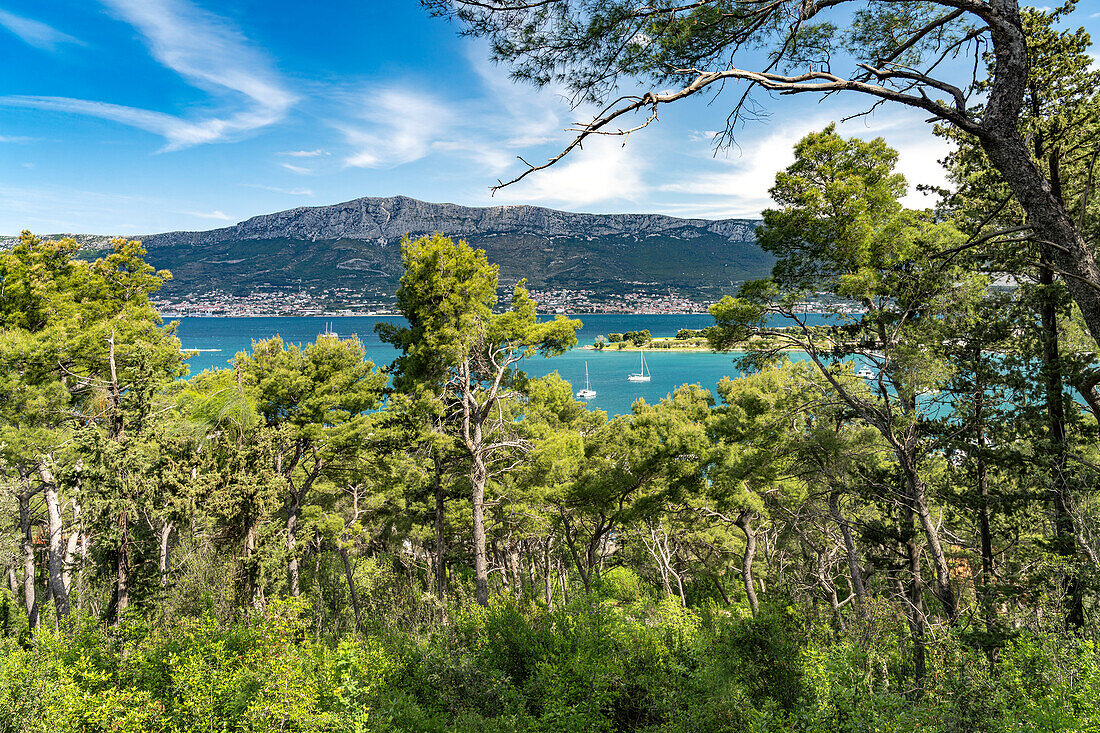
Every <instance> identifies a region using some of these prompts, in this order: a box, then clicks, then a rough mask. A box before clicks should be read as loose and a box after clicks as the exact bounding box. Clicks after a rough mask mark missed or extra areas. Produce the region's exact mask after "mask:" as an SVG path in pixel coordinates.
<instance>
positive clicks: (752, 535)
mask: <svg viewBox="0 0 1100 733" xmlns="http://www.w3.org/2000/svg"><path fill="white" fill-rule="evenodd" d="M737 526H738V527H740V528H741V531H742V532H744V533H745V555H744V558H743V559H742V561H741V577H742V579H743V580H744V581H745V595H746V596H748V599H749V608H751V609H752V615H753V616H755V615H756V614H757V612H759V610H760V604H759V603H758V602H757V599H756V588H755V587H754V583H753V578H752V560H753V556H754V555H755V554H756V531H755V530H754V529H753V528H752V512H748V511H743V512H741V513H740V514H739V515H737Z"/></svg>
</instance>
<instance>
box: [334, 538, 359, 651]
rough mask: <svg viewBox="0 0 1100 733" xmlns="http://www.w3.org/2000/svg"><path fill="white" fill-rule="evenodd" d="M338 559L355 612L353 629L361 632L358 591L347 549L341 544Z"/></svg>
mask: <svg viewBox="0 0 1100 733" xmlns="http://www.w3.org/2000/svg"><path fill="white" fill-rule="evenodd" d="M338 550H339V552H340V560H341V561H342V562H343V563H344V577H345V578H347V581H348V593H349V594H350V595H351V608H352V610H353V611H354V612H355V630H356V631H358V632H360V633H362V632H363V612H362V609H361V607H360V605H359V591H358V590H357V589H356V587H355V574H354V573H352V571H351V559H350V558H349V557H348V549H347V548H346V547H343V546H342V545H341V546H340V547H339V548H338Z"/></svg>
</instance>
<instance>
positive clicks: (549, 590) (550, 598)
mask: <svg viewBox="0 0 1100 733" xmlns="http://www.w3.org/2000/svg"><path fill="white" fill-rule="evenodd" d="M542 571H543V586H544V587H543V591H544V593H545V594H546V610H547V611H553V610H554V582H553V579H552V578H551V576H550V538H549V537H547V538H546V542H545V543H544V544H543V546H542Z"/></svg>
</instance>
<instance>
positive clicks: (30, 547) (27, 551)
mask: <svg viewBox="0 0 1100 733" xmlns="http://www.w3.org/2000/svg"><path fill="white" fill-rule="evenodd" d="M35 493H37V491H35V490H32V489H31V488H30V486H29V484H25V486H24V487H23V490H22V491H21V492H20V493H19V529H20V532H21V534H22V537H23V548H22V549H23V608H24V609H25V610H26V612H27V619H28V621H29V626H30V629H31V631H37V630H38V624H39V611H38V598H37V594H36V593H35V583H34V571H35V565H36V563H35V557H34V524H33V522H32V519H31V497H32V496H34V494H35Z"/></svg>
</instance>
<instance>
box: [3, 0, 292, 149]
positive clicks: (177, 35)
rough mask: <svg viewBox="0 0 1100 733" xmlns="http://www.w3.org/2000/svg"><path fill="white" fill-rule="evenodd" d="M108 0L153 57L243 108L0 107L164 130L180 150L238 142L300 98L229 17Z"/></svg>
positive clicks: (27, 102)
mask: <svg viewBox="0 0 1100 733" xmlns="http://www.w3.org/2000/svg"><path fill="white" fill-rule="evenodd" d="M102 1H103V3H104V5H106V6H107V7H108V8H109V9H110V10H111V11H112V12H113V13H114V14H115V15H116V16H117V17H118V18H120V19H121V20H123V21H125V22H127V23H129V24H130V25H132V26H133V27H134V28H135V29H136V30H137V31H138V33H140V34H141V36H142V39H143V40H144V42H145V44H146V46H147V47H148V48H149V52H150V54H151V55H152V56H153V58H154V59H156V60H157V61H158V62H160V63H161V64H163V65H164V66H165V67H167V68H169V69H171V70H172V71H174V72H176V73H177V74H179V75H180V76H181V77H183V79H184V80H186V81H187V83H189V84H191V85H192V86H194V87H196V88H199V89H203V90H204V91H207V92H209V93H210V94H211V96H213V97H215V98H217V99H219V101H220V100H221V99H222V98H233V97H235V98H237V100H238V107H240V108H239V109H237V110H236V111H229V112H227V113H222V114H212V115H210V116H208V117H205V118H185V117H180V116H176V115H173V114H169V113H167V112H159V111H154V110H148V109H141V108H137V107H130V106H125V105H120V104H113V103H109V102H102V101H94V100H85V99H71V98H68V97H48V96H9V97H3V98H0V104H2V105H6V106H17V107H31V108H35V109H45V110H52V111H58V112H71V113H74V114H84V115H90V116H93V117H100V118H102V119H107V120H112V121H114V122H119V123H122V124H125V125H130V126H132V127H136V128H138V129H141V130H145V131H147V132H151V133H154V134H157V135H160V136H161V137H163V138H164V139H165V142H166V145H165V148H164V149H165V150H176V149H180V148H185V147H189V146H192V145H200V144H203V143H213V142H220V141H224V140H231V139H234V138H237V137H239V136H242V135H245V134H247V133H249V132H252V131H253V130H257V129H260V128H263V127H266V126H268V125H271V124H274V123H276V122H278V121H279V120H281V119H283V117H285V115H286V113H287V111H288V110H289V109H290V108H291V106H293V104H294V103H295V101H296V98H295V96H294V95H293V94H292V93H291V92H290V91H289V90H287V89H286V88H285V87H284V85H283V84H282V82H281V80H280V79H279V77H278V75H277V74H276V72H275V71H274V69H273V68H272V67H271V65H270V63H269V62H268V60H267V58H266V56H265V55H264V54H263V53H261V52H260V51H258V50H257V49H255V48H254V47H253V46H252V45H251V44H250V43H249V41H248V39H247V38H245V37H244V36H243V35H242V34H241V33H240V31H238V30H237V29H236V28H235V27H233V26H232V25H231V24H230V23H229V22H228V21H226V20H225V19H223V18H221V17H219V16H217V15H214V14H213V13H210V12H207V11H205V10H203V9H202V8H199V7H197V6H195V5H193V4H191V3H189V2H187V0H102ZM241 102H243V104H241ZM223 104H224V102H223Z"/></svg>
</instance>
